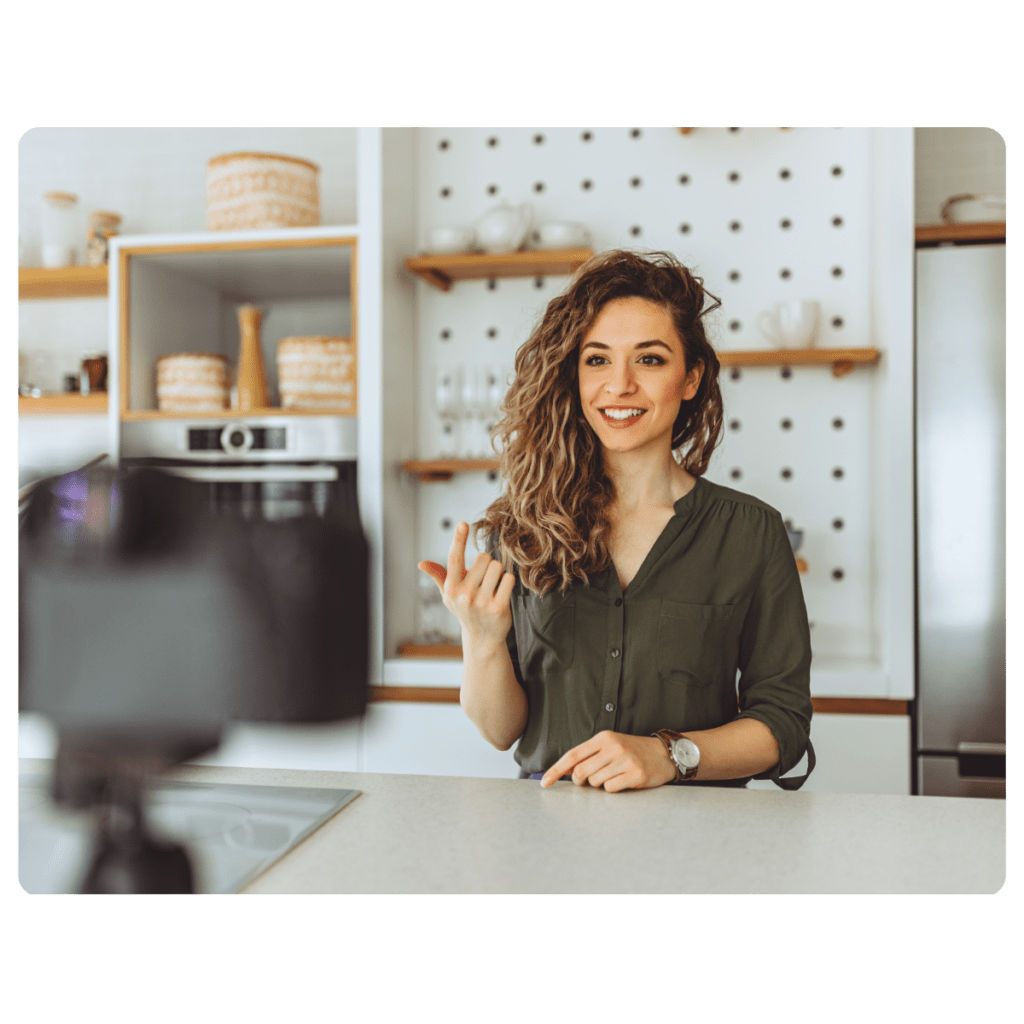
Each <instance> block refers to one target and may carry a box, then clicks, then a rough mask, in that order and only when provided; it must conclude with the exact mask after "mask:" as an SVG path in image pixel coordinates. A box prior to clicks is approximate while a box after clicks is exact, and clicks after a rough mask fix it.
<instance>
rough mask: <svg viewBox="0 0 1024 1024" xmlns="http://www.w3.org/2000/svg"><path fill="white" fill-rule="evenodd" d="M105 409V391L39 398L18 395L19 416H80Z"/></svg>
mask: <svg viewBox="0 0 1024 1024" xmlns="http://www.w3.org/2000/svg"><path fill="white" fill-rule="evenodd" d="M106 411H107V393H106V391H94V392H93V393H92V394H91V395H76V394H66V395H40V396H39V398H28V397H26V396H25V395H19V396H18V415H19V416H26V415H28V416H67V415H72V416H80V415H83V414H87V413H92V414H102V413H105V412H106Z"/></svg>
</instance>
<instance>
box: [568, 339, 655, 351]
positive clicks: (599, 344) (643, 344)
mask: <svg viewBox="0 0 1024 1024" xmlns="http://www.w3.org/2000/svg"><path fill="white" fill-rule="evenodd" d="M654 345H660V346H661V347H662V348H663V349H665V350H666V351H667V352H671V351H672V348H671V346H669V345H666V344H665V342H663V341H660V340H658V339H657V338H653V339H651V340H650V341H640V342H637V344H636V345H634V346H633V347H634V348H652V347H653V346H654ZM583 347H584V348H603V349H608V348H610V347H611V346H610V345H606V344H605V343H604V342H603V341H587V342H584V344H583Z"/></svg>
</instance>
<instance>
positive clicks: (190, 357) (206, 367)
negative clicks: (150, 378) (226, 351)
mask: <svg viewBox="0 0 1024 1024" xmlns="http://www.w3.org/2000/svg"><path fill="white" fill-rule="evenodd" d="M228 397H229V387H228V361H227V357H226V356H221V355H213V354H210V353H206V352H182V353H177V354H175V355H170V356H161V357H160V358H159V359H158V360H157V361H156V406H157V408H158V409H159V410H161V411H162V412H219V411H220V410H222V409H226V408H227V407H228Z"/></svg>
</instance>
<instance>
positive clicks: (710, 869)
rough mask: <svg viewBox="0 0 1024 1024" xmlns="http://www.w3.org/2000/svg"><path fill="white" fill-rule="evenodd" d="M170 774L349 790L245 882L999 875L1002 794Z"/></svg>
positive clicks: (326, 888) (971, 882) (939, 889)
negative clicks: (346, 800)
mask: <svg viewBox="0 0 1024 1024" xmlns="http://www.w3.org/2000/svg"><path fill="white" fill-rule="evenodd" d="M42 764H45V762H31V761H23V762H22V765H23V768H26V767H33V766H35V765H42ZM170 777H172V778H177V779H182V780H187V781H194V782H202V781H206V782H226V783H236V784H246V785H272V786H314V787H321V786H326V787H338V788H346V789H358V790H361V793H360V795H359V796H357V797H356V798H355V799H354V800H353V801H352V802H351V803H350V804H348V805H347V806H346V807H344V808H343V809H342V810H341V811H339V812H338V813H337V814H336V815H335V816H334V817H333V818H331V819H330V820H328V821H327V822H326V823H325V824H324V825H322V826H321V827H320V828H319V829H317V830H316V831H315V832H314V833H313V834H312V835H310V836H309V837H308V838H307V839H306V840H305V841H304V842H302V843H301V844H300V845H299V846H298V847H296V848H295V849H294V850H292V851H291V852H290V853H288V854H286V855H285V856H284V857H283V858H282V859H281V860H280V861H278V862H277V863H276V864H274V865H273V866H272V867H271V868H269V869H268V870H267V871H266V872H264V873H263V874H262V875H261V876H259V877H258V878H256V879H255V880H254V881H253V882H251V883H250V884H249V885H248V886H247V887H246V888H245V889H244V890H243V891H244V892H253V893H395V892H401V893H485V892H496V893H512V892H517V893H588V892H589V893H598V892H600V893H639V892H649V893H667V892H708V893H747V892H752V893H897V892H907V893H911V892H914V893H992V892H995V891H997V890H998V889H999V888H1000V886H1001V885H1002V883H1003V880H1004V877H1005V849H1006V842H1005V828H1006V805H1005V801H1002V800H982V799H965V798H953V797H921V796H918V797H904V796H873V795H859V794H843V793H800V792H795V793H786V792H782V791H777V792H767V791H762V790H729V789H715V788H705V787H695V788H692V789H690V788H684V787H681V786H669V787H663V788H661V789H657V790H650V791H646V792H644V791H637V792H627V793H605V792H604V791H602V790H595V789H589V788H579V787H576V786H574V785H572V783H569V782H559V783H556V784H555V785H554V786H553V787H551V788H550V789H542V788H541V787H540V784H539V783H538V782H532V781H523V780H518V779H507V780H506V779H477V778H447V777H440V776H425V775H384V774H372V773H362V772H321V771H288V770H282V769H255V768H213V767H202V766H186V767H182V768H179V769H177V770H176V771H174V772H173V773H171V776H170Z"/></svg>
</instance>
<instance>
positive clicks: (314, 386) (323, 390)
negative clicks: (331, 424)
mask: <svg viewBox="0 0 1024 1024" xmlns="http://www.w3.org/2000/svg"><path fill="white" fill-rule="evenodd" d="M277 385H278V390H279V391H280V393H281V407H282V408H283V409H332V410H336V411H340V412H346V413H355V411H356V356H355V346H354V345H353V344H352V341H351V339H350V338H334V337H328V336H325V335H315V336H310V337H299V338H282V339H281V340H280V342H278V345H277Z"/></svg>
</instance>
